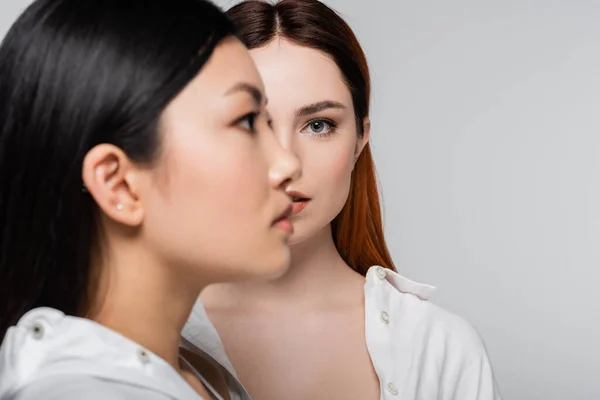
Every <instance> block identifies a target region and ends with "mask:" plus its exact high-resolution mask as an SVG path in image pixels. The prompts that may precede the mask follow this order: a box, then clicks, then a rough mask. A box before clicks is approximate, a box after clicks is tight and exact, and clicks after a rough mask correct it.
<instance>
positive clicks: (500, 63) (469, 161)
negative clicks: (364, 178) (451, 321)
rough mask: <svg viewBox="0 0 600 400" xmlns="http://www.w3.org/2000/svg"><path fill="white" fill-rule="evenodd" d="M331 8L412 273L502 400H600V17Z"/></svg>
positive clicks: (482, 8) (421, 4)
mask: <svg viewBox="0 0 600 400" xmlns="http://www.w3.org/2000/svg"><path fill="white" fill-rule="evenodd" d="M27 3H28V1H27V0H11V1H2V3H1V4H0V35H2V34H3V32H4V31H6V29H8V26H9V24H10V23H11V22H12V20H13V19H14V18H15V17H16V15H17V13H18V12H19V11H20V10H21V9H22V8H23V7H24V6H25V5H26V4H27ZM218 3H219V4H220V5H222V6H224V5H228V4H231V3H232V2H231V1H227V0H222V1H219V2H218ZM326 3H327V4H329V5H331V6H333V7H334V8H336V9H337V10H338V11H340V12H341V13H342V15H343V16H344V17H345V18H346V20H347V21H348V22H349V23H350V25H351V26H352V27H353V28H354V30H355V32H356V34H357V36H358V37H359V39H360V41H361V42H362V44H363V46H364V48H365V51H366V53H367V57H368V58H369V61H370V64H371V68H372V78H373V110H372V115H371V117H372V121H373V139H372V143H373V146H374V152H375V157H376V162H377V166H378V169H379V175H380V179H381V183H382V186H383V195H384V200H385V206H386V217H385V220H386V232H387V238H388V243H389V245H390V247H391V250H392V254H393V256H394V259H395V261H396V263H397V265H398V267H399V269H400V271H401V273H402V274H404V275H405V276H407V277H410V278H413V279H415V280H419V281H423V282H427V283H431V284H434V285H436V286H437V287H438V289H439V291H438V293H437V295H436V296H435V301H436V302H437V303H438V304H440V305H442V306H444V307H446V308H447V309H449V310H451V311H454V312H456V313H458V314H460V315H462V316H464V317H466V318H467V319H468V320H470V321H471V322H472V323H473V324H474V325H475V326H476V327H477V328H478V330H479V331H480V332H481V334H482V335H483V336H484V338H485V341H486V343H487V346H488V349H489V352H490V355H491V357H492V361H493V363H494V366H495V370H496V374H497V379H498V381H499V383H500V385H501V388H502V392H503V394H504V397H505V398H506V399H507V400H508V399H514V400H530V399H544V400H575V399H577V400H579V399H581V400H598V399H600V376H598V375H599V374H600V322H599V320H598V317H599V314H600V291H599V290H597V286H598V283H599V282H600V272H599V271H598V267H599V266H600V182H598V179H597V177H598V175H599V172H600V136H599V135H600V112H599V107H600V2H598V1H593V0H588V1H586V0H562V1H558V0H547V1H541V0H539V1H532V0H503V1H500V0H496V1H475V0H454V1H451V2H450V1H444V0H424V1H413V2H408V1H399V0H398V1H393V0H370V1H364V0H329V1H326Z"/></svg>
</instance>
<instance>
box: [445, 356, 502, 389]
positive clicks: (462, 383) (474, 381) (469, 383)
mask: <svg viewBox="0 0 600 400" xmlns="http://www.w3.org/2000/svg"><path fill="white" fill-rule="evenodd" d="M452 399H456V400H458V399H460V400H502V396H501V395H500V391H499V389H498V384H497V383H496V379H495V377H494V372H493V371H492V366H491V363H490V361H489V359H488V357H487V354H486V353H485V350H484V353H483V354H482V355H481V357H480V359H479V360H477V361H475V362H473V363H472V364H470V365H469V366H468V367H467V368H465V369H464V370H463V371H462V372H461V374H460V376H459V377H458V380H457V382H456V387H455V390H454V393H453V396H452Z"/></svg>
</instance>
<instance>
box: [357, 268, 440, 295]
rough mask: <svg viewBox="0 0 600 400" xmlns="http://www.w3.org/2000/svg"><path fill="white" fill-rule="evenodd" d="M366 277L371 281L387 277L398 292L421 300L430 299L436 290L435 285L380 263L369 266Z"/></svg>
mask: <svg viewBox="0 0 600 400" xmlns="http://www.w3.org/2000/svg"><path fill="white" fill-rule="evenodd" d="M366 279H367V282H371V283H372V282H374V281H375V280H381V279H385V280H387V281H388V282H389V283H390V285H391V286H392V287H393V288H394V289H396V290H397V291H398V292H400V293H408V294H412V295H414V296H417V297H418V298H419V299H421V300H429V298H430V297H431V296H432V295H433V293H434V292H435V291H436V288H435V287H434V286H431V285H426V284H424V283H418V282H415V281H412V280H410V279H408V278H405V277H403V276H402V275H400V274H399V273H397V272H395V271H393V270H391V269H389V268H384V267H382V266H379V265H375V266H373V267H371V268H369V271H368V272H367V277H366Z"/></svg>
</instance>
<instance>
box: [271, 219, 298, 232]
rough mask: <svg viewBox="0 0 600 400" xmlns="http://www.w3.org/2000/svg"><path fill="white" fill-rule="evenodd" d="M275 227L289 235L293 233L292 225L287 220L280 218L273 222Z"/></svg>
mask: <svg viewBox="0 0 600 400" xmlns="http://www.w3.org/2000/svg"><path fill="white" fill-rule="evenodd" d="M275 226H276V227H277V228H279V229H281V230H283V231H284V232H287V233H289V234H290V235H291V234H292V233H294V225H293V224H292V221H290V220H289V219H288V218H281V219H278V220H277V221H276V222H275Z"/></svg>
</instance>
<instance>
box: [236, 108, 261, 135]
mask: <svg viewBox="0 0 600 400" xmlns="http://www.w3.org/2000/svg"><path fill="white" fill-rule="evenodd" d="M259 115H260V113H259V112H256V111H253V112H251V113H248V114H246V115H244V116H243V117H240V118H238V120H237V121H236V122H235V124H236V125H240V126H241V127H242V129H245V130H247V131H248V132H251V133H256V127H255V123H256V119H257V118H258V116H259ZM244 122H248V126H247V127H246V126H242V124H243V123H244Z"/></svg>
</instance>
